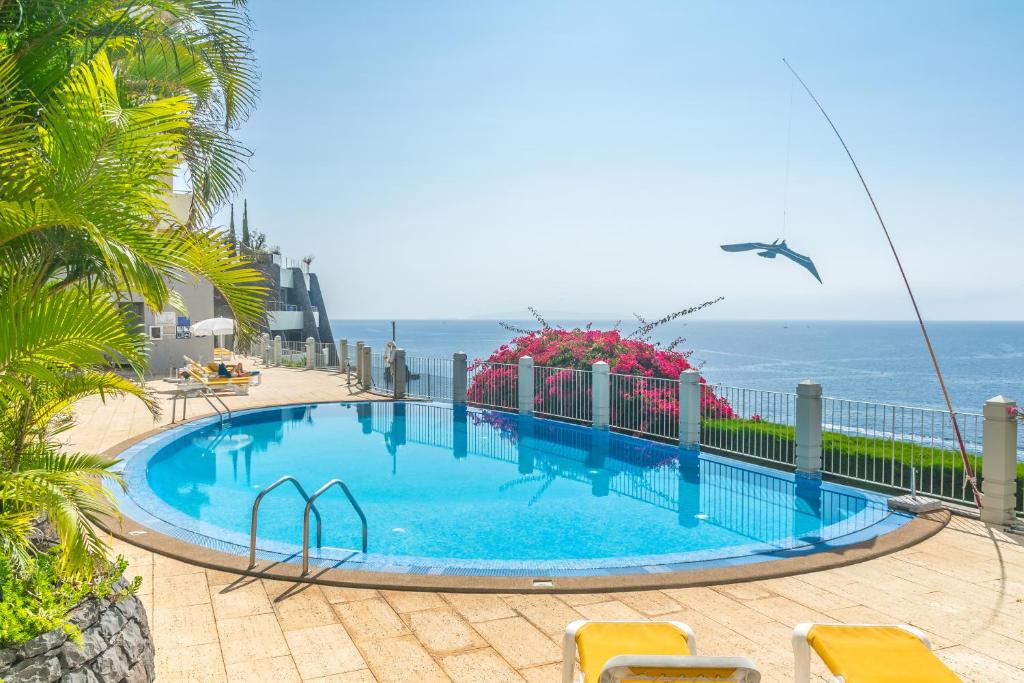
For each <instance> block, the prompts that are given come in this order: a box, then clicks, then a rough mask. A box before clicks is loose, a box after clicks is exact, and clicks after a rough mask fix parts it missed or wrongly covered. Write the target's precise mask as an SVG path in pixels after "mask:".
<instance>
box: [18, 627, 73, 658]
mask: <svg viewBox="0 0 1024 683" xmlns="http://www.w3.org/2000/svg"><path fill="white" fill-rule="evenodd" d="M67 638H68V637H67V636H66V635H64V631H61V630H54V631H47V632H46V633H44V634H42V635H38V636H36V637H35V638H33V639H32V640H30V641H28V642H27V643H25V644H24V645H22V646H21V647H20V648H18V659H29V658H30V657H38V656H39V655H41V654H43V653H44V652H49V651H50V650H56V649H57V648H58V647H60V646H61V645H62V644H63V643H64V641H65V640H67Z"/></svg>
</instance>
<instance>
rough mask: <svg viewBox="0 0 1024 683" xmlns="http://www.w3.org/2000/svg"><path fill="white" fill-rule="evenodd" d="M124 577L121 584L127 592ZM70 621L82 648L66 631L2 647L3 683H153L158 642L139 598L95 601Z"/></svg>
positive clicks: (0, 669) (70, 615)
mask: <svg viewBox="0 0 1024 683" xmlns="http://www.w3.org/2000/svg"><path fill="white" fill-rule="evenodd" d="M126 585H127V584H126V583H125V581H124V579H122V580H121V581H120V582H118V583H117V585H116V589H117V590H122V589H123V588H124V587H125V586H126ZM68 619H69V620H70V621H72V622H74V624H75V625H77V626H78V628H80V629H81V630H82V638H83V640H84V643H83V645H82V646H81V647H79V646H78V645H77V644H75V643H74V642H73V641H72V640H70V639H68V637H67V636H66V635H64V632H63V631H60V630H57V631H49V632H48V633H44V634H42V635H41V636H37V637H35V638H33V639H32V640H30V641H28V642H27V643H24V644H22V645H19V646H18V647H12V648H7V649H0V680H2V681H4V683H51V682H52V681H59V682H60V683H96V682H97V681H98V682H100V683H151V681H153V680H155V679H156V671H155V669H154V666H153V638H152V636H151V635H150V632H149V623H148V621H147V620H146V610H145V608H144V607H143V606H142V602H141V601H140V600H139V599H138V598H137V597H135V596H134V595H129V596H127V597H124V598H120V599H117V600H116V601H114V600H112V599H110V598H105V599H103V600H98V599H96V598H89V599H87V600H84V601H83V602H81V603H80V604H79V605H78V606H77V607H75V608H74V609H73V610H71V612H69V613H68Z"/></svg>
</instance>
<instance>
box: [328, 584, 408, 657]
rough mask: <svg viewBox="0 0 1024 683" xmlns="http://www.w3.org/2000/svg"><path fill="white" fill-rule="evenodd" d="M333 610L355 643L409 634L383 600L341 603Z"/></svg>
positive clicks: (403, 623)
mask: <svg viewBox="0 0 1024 683" xmlns="http://www.w3.org/2000/svg"><path fill="white" fill-rule="evenodd" d="M334 610H335V611H336V612H337V614H338V616H339V617H341V622H342V623H343V624H345V629H346V630H347V631H348V632H349V635H351V636H352V639H353V640H355V641H356V642H363V641H369V640H377V639H380V638H393V637H395V636H403V635H408V633H409V629H408V627H407V626H406V625H405V622H403V621H402V619H401V617H399V616H398V614H396V613H395V611H394V610H393V609H391V605H389V604H388V603H387V601H385V600H384V599H383V598H370V599H369V600H357V601H355V602H343V603H340V604H337V605H334ZM370 668H371V669H372V668H373V667H370Z"/></svg>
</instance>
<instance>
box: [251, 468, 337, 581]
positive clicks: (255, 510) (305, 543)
mask: <svg viewBox="0 0 1024 683" xmlns="http://www.w3.org/2000/svg"><path fill="white" fill-rule="evenodd" d="M286 481H290V482H291V483H293V484H295V488H297V489H298V490H299V494H300V495H301V496H302V498H303V500H305V501H306V512H305V519H306V522H305V525H304V526H303V534H304V535H303V539H302V547H303V548H304V549H305V548H308V547H309V510H310V506H312V505H313V501H312V499H310V497H309V496H308V495H307V494H306V490H305V489H304V488H302V484H300V483H299V480H298V479H296V478H295V477H292V476H290V475H285V476H283V477H281V478H280V479H278V480H277V481H275V482H274V483H273V484H271V485H270V486H267V487H266V488H264V489H263V490H262V491H260V492H259V493H258V494H257V495H256V500H254V501H253V503H252V525H251V526H250V527H249V569H252V568H253V567H255V566H256V520H257V518H258V516H259V511H260V503H261V502H262V501H263V497H264V496H265V495H267V494H268V493H270V492H271V491H273V490H274V489H276V488H277V487H278V486H280V485H281V484H283V483H285V482H286ZM313 512H314V513H316V547H317V548H319V547H320V544H321V542H322V538H323V526H324V525H323V520H322V519H321V518H320V511H319V510H317V509H316V508H313ZM303 552H305V550H304V551H303Z"/></svg>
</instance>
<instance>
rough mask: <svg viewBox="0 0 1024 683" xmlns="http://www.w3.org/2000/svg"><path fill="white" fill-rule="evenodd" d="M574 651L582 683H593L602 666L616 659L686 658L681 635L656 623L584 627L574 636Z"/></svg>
mask: <svg viewBox="0 0 1024 683" xmlns="http://www.w3.org/2000/svg"><path fill="white" fill-rule="evenodd" d="M576 649H577V650H578V651H579V656H580V671H582V672H583V675H584V679H583V680H584V681H585V683H597V680H598V678H599V677H600V676H601V669H603V668H604V665H605V663H606V662H607V661H608V660H609V659H611V658H612V657H617V656H619V655H676V656H685V655H688V654H690V650H689V648H688V647H687V646H686V634H685V633H683V632H682V631H680V630H679V629H678V628H676V627H675V626H673V625H672V624H666V623H657V622H652V623H641V624H633V623H629V624H616V623H608V622H599V621H596V622H591V623H587V624H584V625H583V626H582V627H581V628H580V629H579V630H578V631H577V632H576Z"/></svg>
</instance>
